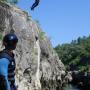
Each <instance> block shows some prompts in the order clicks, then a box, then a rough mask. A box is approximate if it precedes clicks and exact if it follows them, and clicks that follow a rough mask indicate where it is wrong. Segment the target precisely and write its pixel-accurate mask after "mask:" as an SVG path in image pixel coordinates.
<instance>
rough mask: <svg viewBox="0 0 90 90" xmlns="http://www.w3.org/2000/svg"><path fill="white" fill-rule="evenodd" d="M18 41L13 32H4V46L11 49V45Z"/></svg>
mask: <svg viewBox="0 0 90 90" xmlns="http://www.w3.org/2000/svg"><path fill="white" fill-rule="evenodd" d="M17 42H18V38H17V36H16V35H15V34H13V33H9V34H6V35H5V36H4V38H3V44H4V46H5V47H6V48H10V49H13V46H14V45H15V44H16V43H17Z"/></svg>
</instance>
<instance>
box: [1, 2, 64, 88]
mask: <svg viewBox="0 0 90 90" xmlns="http://www.w3.org/2000/svg"><path fill="white" fill-rule="evenodd" d="M9 32H12V33H15V34H16V35H17V37H18V38H19V42H18V45H17V48H16V50H15V51H14V53H15V58H16V64H17V68H16V84H17V87H18V90H59V89H60V87H61V84H62V80H61V74H62V71H64V69H65V68H64V65H63V63H62V62H61V61H60V60H59V58H58V56H57V54H56V52H55V51H54V50H53V48H52V46H51V43H50V41H49V39H48V38H47V37H46V35H45V33H43V32H42V30H41V29H40V27H39V26H38V25H37V23H36V22H34V21H33V20H32V18H31V17H30V16H28V14H27V13H25V12H24V11H21V10H20V9H18V8H16V7H15V6H11V5H8V4H5V3H2V2H0V33H1V34H2V35H3V36H4V35H5V34H6V33H9ZM1 49H2V48H1Z"/></svg>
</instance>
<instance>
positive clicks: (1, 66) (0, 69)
mask: <svg viewBox="0 0 90 90" xmlns="http://www.w3.org/2000/svg"><path fill="white" fill-rule="evenodd" d="M8 65H9V60H8V59H6V58H2V59H1V60H0V76H2V77H3V80H4V81H2V83H4V85H3V86H5V87H4V88H5V90H10V85H9V82H8ZM0 83H1V82H0ZM0 90H1V89H0Z"/></svg>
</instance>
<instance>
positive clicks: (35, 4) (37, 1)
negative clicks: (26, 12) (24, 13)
mask: <svg viewBox="0 0 90 90" xmlns="http://www.w3.org/2000/svg"><path fill="white" fill-rule="evenodd" d="M39 2H40V0H35V2H34V3H33V5H32V6H31V10H34V8H35V7H36V6H38V4H39Z"/></svg>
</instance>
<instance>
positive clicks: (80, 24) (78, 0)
mask: <svg viewBox="0 0 90 90" xmlns="http://www.w3.org/2000/svg"><path fill="white" fill-rule="evenodd" d="M33 2H34V0H19V3H18V4H17V6H18V7H20V8H21V9H22V10H25V11H27V12H28V13H29V15H31V16H32V18H33V20H38V21H39V23H40V27H41V28H42V30H43V31H44V32H45V33H46V35H47V36H48V37H49V38H50V40H51V43H52V45H53V47H55V46H57V45H58V44H64V43H70V42H71V41H72V40H76V39H77V38H78V37H83V36H88V35H90V0H41V1H40V4H39V6H38V7H36V8H35V10H34V11H31V10H30V7H31V5H32V4H33Z"/></svg>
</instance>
